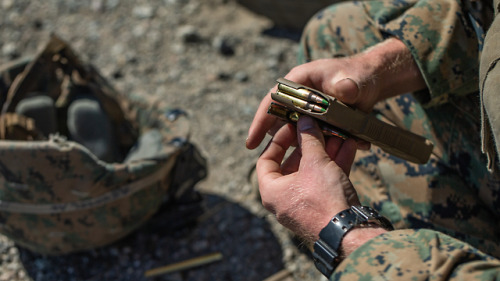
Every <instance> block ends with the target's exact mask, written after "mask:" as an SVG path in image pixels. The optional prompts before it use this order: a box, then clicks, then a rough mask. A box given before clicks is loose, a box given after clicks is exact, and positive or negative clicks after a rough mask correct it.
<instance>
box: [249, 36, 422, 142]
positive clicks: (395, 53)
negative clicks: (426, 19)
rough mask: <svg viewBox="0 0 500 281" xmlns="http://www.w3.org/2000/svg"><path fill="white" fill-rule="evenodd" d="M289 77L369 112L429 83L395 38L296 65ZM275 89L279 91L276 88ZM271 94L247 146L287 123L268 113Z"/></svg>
mask: <svg viewBox="0 0 500 281" xmlns="http://www.w3.org/2000/svg"><path fill="white" fill-rule="evenodd" d="M285 78H286V79H288V80H291V81H294V82H296V83H299V84H303V85H306V86H309V87H311V88H314V89H317V90H319V91H321V92H323V93H325V94H329V95H331V96H334V97H336V98H338V99H339V100H341V101H343V102H345V103H347V104H350V105H354V106H355V107H357V108H359V109H360V110H363V111H365V112H369V111H371V110H372V109H373V106H374V105H375V103H377V102H378V101H381V100H383V99H386V98H388V97H391V96H396V95H399V94H403V93H407V92H412V91H416V90H419V89H422V88H424V87H425V82H424V80H423V78H422V75H421V74H420V71H419V69H418V66H417V65H416V63H415V62H414V61H413V58H412V56H411V53H410V51H409V50H408V48H407V47H406V46H405V45H404V43H403V42H401V41H399V40H397V39H394V38H391V39H387V40H386V41H384V42H382V43H380V44H378V45H375V46H374V47H372V48H370V49H369V50H366V51H365V52H363V53H361V54H358V55H356V56H353V57H346V58H332V59H322V60H316V61H312V62H310V63H306V64H303V65H299V66H297V67H295V68H293V69H292V70H291V71H290V72H289V73H288V74H287V75H286V76H285ZM271 91H276V87H274V88H273V89H272V90H271ZM270 103H271V96H270V93H269V94H267V95H266V97H264V99H263V100H262V102H261V104H260V106H259V108H258V110H257V112H256V114H255V117H254V120H253V122H252V125H251V126H250V129H249V131H248V138H247V142H246V146H247V148H249V149H254V148H256V147H257V146H259V144H260V143H261V142H262V140H263V139H264V137H265V135H266V133H268V132H269V133H270V134H271V135H274V133H275V132H276V131H277V130H278V129H279V128H281V126H283V124H284V123H283V122H280V121H279V119H277V118H276V117H274V116H271V115H269V114H267V113H266V112H267V108H268V107H269V104H270Z"/></svg>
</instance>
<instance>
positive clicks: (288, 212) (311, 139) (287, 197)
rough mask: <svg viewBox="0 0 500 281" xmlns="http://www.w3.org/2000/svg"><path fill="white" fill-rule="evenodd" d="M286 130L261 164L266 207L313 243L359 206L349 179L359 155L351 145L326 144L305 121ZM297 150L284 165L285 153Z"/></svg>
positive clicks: (259, 170) (309, 120) (350, 142)
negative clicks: (342, 214)
mask: <svg viewBox="0 0 500 281" xmlns="http://www.w3.org/2000/svg"><path fill="white" fill-rule="evenodd" d="M297 129H298V132H299V133H297V130H295V127H293V126H292V125H287V126H283V127H282V128H281V129H280V130H279V131H278V132H277V133H276V134H275V135H274V137H273V139H272V140H271V141H270V142H269V144H268V146H267V148H266V150H265V151H264V152H263V153H262V155H261V157H260V158H259V160H258V162H257V175H258V180H259V189H260V194H261V198H262V203H263V205H264V207H265V208H266V209H268V210H269V211H271V212H272V213H273V214H275V215H276V218H277V219H278V221H279V222H280V223H281V224H283V225H284V226H286V227H288V228H289V229H291V230H292V231H294V232H295V233H297V234H299V235H300V236H302V237H304V238H306V239H308V240H309V241H314V240H316V239H317V238H318V235H319V232H320V231H321V229H322V228H323V227H324V226H325V225H326V224H327V223H328V221H329V220H330V219H331V218H332V217H333V216H334V215H335V214H337V213H338V212H340V211H342V210H345V209H347V208H349V206H351V205H359V200H358V197H357V194H356V191H355V190H354V188H353V186H352V184H351V182H350V181H349V178H348V175H349V172H350V167H351V165H352V162H353V160H354V155H355V153H356V142H355V141H354V140H353V139H347V140H345V141H343V140H342V139H340V138H336V137H332V138H328V139H327V140H326V142H325V139H324V137H323V135H322V134H321V131H320V129H319V128H318V126H317V124H316V122H314V121H313V119H312V118H310V117H308V116H302V117H301V118H300V120H299V121H298V123H297ZM296 142H298V144H299V146H298V147H297V148H296V149H295V150H294V151H293V152H292V153H291V154H290V156H289V157H288V158H287V159H286V160H285V161H283V160H284V158H285V153H286V151H287V150H288V149H289V148H290V147H291V146H292V145H293V144H294V143H296Z"/></svg>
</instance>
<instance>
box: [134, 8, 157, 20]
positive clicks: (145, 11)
mask: <svg viewBox="0 0 500 281" xmlns="http://www.w3.org/2000/svg"><path fill="white" fill-rule="evenodd" d="M132 14H133V15H134V16H135V17H137V18H139V19H150V18H152V17H153V16H154V9H153V7H152V6H147V5H143V6H136V7H134V9H133V10H132Z"/></svg>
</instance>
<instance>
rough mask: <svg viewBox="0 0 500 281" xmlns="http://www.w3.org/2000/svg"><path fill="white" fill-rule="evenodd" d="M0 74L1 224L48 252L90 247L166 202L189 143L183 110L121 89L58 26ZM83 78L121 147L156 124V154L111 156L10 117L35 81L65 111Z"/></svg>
mask: <svg viewBox="0 0 500 281" xmlns="http://www.w3.org/2000/svg"><path fill="white" fill-rule="evenodd" d="M0 81H1V82H0V101H1V103H0V106H1V107H2V115H1V116H0V131H1V134H0V135H2V136H3V140H0V233H2V234H4V235H6V236H7V237H9V238H11V239H12V240H14V241H15V242H16V243H17V244H19V245H21V246H23V247H26V248H28V249H30V250H33V251H36V252H39V253H44V254H63V253H69V252H74V251H79V250H87V249H91V248H95V247H99V246H103V245H106V244H109V243H111V242H113V241H116V240H117V239H119V238H121V237H123V236H125V235H127V234H128V233H130V232H131V231H133V230H135V229H136V228H137V227H139V226H140V225H142V224H143V223H144V222H146V220H147V219H148V218H150V217H151V216H152V215H153V214H154V213H155V212H156V211H157V209H158V208H159V206H160V204H162V203H164V202H165V199H166V198H167V196H168V195H169V194H170V193H171V190H170V187H171V182H172V178H173V171H174V165H175V164H176V160H177V159H178V158H179V157H180V156H179V155H180V154H181V153H182V152H183V151H184V150H185V149H186V148H187V144H188V143H187V138H188V135H189V122H188V120H187V118H186V116H185V115H184V114H182V111H179V110H170V109H169V108H168V107H167V106H165V105H161V104H160V105H158V104H157V103H156V104H155V105H153V104H152V103H148V102H147V101H145V100H144V99H142V100H140V99H138V98H135V97H133V96H132V95H126V96H125V95H122V94H119V93H117V92H116V91H114V90H113V89H112V88H111V87H110V86H109V85H108V84H107V83H106V81H105V80H104V79H103V78H102V77H101V76H100V75H99V74H98V73H97V72H96V71H95V70H94V69H93V68H92V66H90V65H86V64H83V63H81V62H80V61H79V60H78V58H77V57H76V56H75V55H74V53H73V52H72V50H71V49H70V48H69V46H68V45H67V44H66V43H65V42H63V41H61V40H60V39H59V38H57V37H55V36H54V37H52V38H51V40H50V41H49V43H48V44H47V45H46V47H45V49H44V50H43V51H42V52H40V53H39V54H38V55H37V56H36V57H34V58H29V59H27V60H22V61H20V62H17V63H14V64H11V65H7V66H4V67H3V68H2V69H0ZM82 88H85V89H86V90H87V91H86V93H87V94H88V95H92V96H94V97H96V98H97V99H98V100H99V101H100V102H101V103H102V106H103V108H104V110H105V111H106V113H107V114H108V115H109V117H110V119H111V120H112V121H113V127H114V128H115V129H116V131H115V133H116V134H117V136H119V137H118V139H119V141H118V143H117V144H116V145H117V147H118V149H121V150H122V151H124V152H126V151H128V150H129V149H130V148H131V146H132V145H133V144H134V142H135V140H136V139H137V136H138V135H140V134H143V133H145V132H147V131H149V130H158V131H159V132H160V133H161V136H162V137H161V147H162V150H161V151H160V152H159V153H158V154H157V155H156V156H155V157H153V158H147V159H140V160H137V161H131V162H127V163H121V162H120V161H116V162H110V163H107V162H104V161H101V160H100V159H97V157H96V156H95V155H93V154H92V153H91V152H90V151H89V150H88V149H87V148H85V147H83V146H82V145H80V144H78V143H76V142H74V141H71V140H68V139H66V138H65V137H63V136H62V135H52V136H50V137H49V138H48V139H43V138H41V137H40V136H39V135H37V131H36V128H35V129H33V128H29V130H26V128H25V127H23V125H22V124H24V123H22V122H21V123H20V122H18V121H16V120H20V119H19V118H17V119H16V118H6V117H5V116H7V115H10V116H15V113H14V112H13V108H14V107H15V104H16V103H18V102H19V101H20V100H22V99H23V98H24V97H25V96H26V95H27V94H28V93H30V92H33V91H41V92H44V93H45V94H46V95H48V96H50V97H52V98H53V99H54V100H56V103H55V104H56V106H57V109H58V110H59V111H60V112H65V111H66V110H67V106H68V103H69V101H70V100H71V98H72V96H73V95H74V94H75V93H76V92H79V91H78V89H82ZM78 94H81V91H80V92H79V93H78ZM9 120H10V121H9ZM95 125H96V126H99V124H95ZM62 131H63V132H64V130H62ZM193 177H194V175H193Z"/></svg>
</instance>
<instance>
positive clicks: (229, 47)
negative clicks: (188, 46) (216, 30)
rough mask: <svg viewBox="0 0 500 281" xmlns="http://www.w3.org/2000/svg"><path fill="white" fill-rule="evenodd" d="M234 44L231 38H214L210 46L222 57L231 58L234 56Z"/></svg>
mask: <svg viewBox="0 0 500 281" xmlns="http://www.w3.org/2000/svg"><path fill="white" fill-rule="evenodd" d="M235 45H236V42H235V40H234V39H233V38H231V37H220V36H219V37H216V38H215V39H214V41H213V43H212V46H213V47H214V48H215V49H216V50H217V52H219V54H221V55H223V56H233V55H234V54H235Z"/></svg>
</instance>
